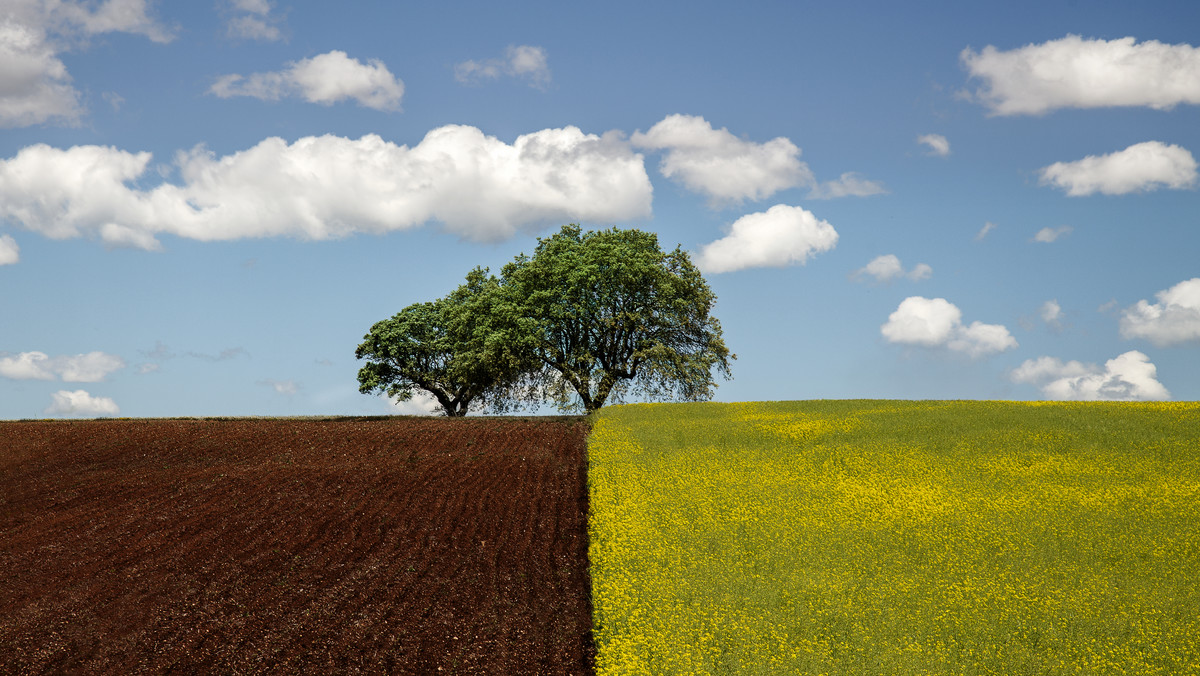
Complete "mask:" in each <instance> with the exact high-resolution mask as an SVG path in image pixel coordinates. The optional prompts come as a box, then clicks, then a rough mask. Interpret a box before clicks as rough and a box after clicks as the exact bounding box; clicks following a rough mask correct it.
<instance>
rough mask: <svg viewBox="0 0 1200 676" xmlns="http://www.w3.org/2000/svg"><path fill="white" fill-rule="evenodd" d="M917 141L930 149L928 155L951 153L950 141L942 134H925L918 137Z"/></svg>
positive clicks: (942, 155) (941, 155)
mask: <svg viewBox="0 0 1200 676" xmlns="http://www.w3.org/2000/svg"><path fill="white" fill-rule="evenodd" d="M917 143H920V144H922V145H924V146H925V147H926V148H927V149H928V150H927V152H926V154H927V155H933V156H935V157H947V156H949V155H950V141H948V140H946V137H945V136H942V135H941V134H924V135H922V136H918V137H917Z"/></svg>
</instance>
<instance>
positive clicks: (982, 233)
mask: <svg viewBox="0 0 1200 676" xmlns="http://www.w3.org/2000/svg"><path fill="white" fill-rule="evenodd" d="M995 229H996V224H995V223H993V222H991V221H988V222H986V223H984V224H983V227H982V228H980V229H979V232H977V233H975V241H976V242H978V241H981V240H982V239H983V238H984V237H987V236H988V233H989V232H991V231H993V230H995Z"/></svg>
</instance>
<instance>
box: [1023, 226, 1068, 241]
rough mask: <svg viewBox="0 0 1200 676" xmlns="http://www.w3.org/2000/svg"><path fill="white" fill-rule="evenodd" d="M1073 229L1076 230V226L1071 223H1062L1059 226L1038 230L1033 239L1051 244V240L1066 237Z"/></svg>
mask: <svg viewBox="0 0 1200 676" xmlns="http://www.w3.org/2000/svg"><path fill="white" fill-rule="evenodd" d="M1072 230H1074V228H1072V227H1071V226H1069V225H1060V226H1058V227H1057V228H1042V229H1041V230H1038V231H1037V234H1036V235H1034V236H1033V241H1035V242H1041V243H1043V244H1049V243H1050V242H1054V241H1056V240H1058V238H1060V237H1066V236H1067V235H1069V234H1071V231H1072Z"/></svg>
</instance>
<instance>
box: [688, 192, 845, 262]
mask: <svg viewBox="0 0 1200 676" xmlns="http://www.w3.org/2000/svg"><path fill="white" fill-rule="evenodd" d="M837 241H838V234H837V231H836V230H834V229H833V226H832V225H830V224H829V223H828V222H826V221H822V220H819V219H818V218H817V217H816V216H814V215H813V214H812V212H810V211H806V210H804V209H802V208H800V207H792V206H787V205H786V204H776V205H775V206H773V207H771V208H770V209H767V210H766V211H765V212H758V213H753V214H747V215H745V216H742V217H741V218H739V219H737V220H736V221H734V222H733V225H732V226H731V227H730V229H729V235H727V236H725V237H723V238H721V239H718V240H717V241H715V242H711V243H709V244H706V245H705V246H704V248H703V249H701V250H700V255H699V256H698V257H697V259H696V265H697V267H699V268H700V269H701V270H703V271H704V272H712V273H717V272H732V271H734V270H743V269H746V268H758V267H783V266H785V265H792V264H797V263H798V264H800V265H804V264H805V263H806V262H808V259H809V258H810V257H812V256H814V255H816V254H818V253H821V252H823V251H829V250H830V249H832V248H833V247H835V246H836V245H837Z"/></svg>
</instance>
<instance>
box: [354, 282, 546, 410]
mask: <svg viewBox="0 0 1200 676" xmlns="http://www.w3.org/2000/svg"><path fill="white" fill-rule="evenodd" d="M499 292H500V287H499V281H498V280H497V279H496V278H495V277H494V276H492V275H489V274H488V273H487V270H486V269H480V268H475V269H474V270H472V271H471V272H470V273H468V274H467V280H466V282H465V283H464V284H463V285H462V286H460V287H458V288H457V289H456V290H454V291H453V292H452V293H451V294H450V295H449V296H447V297H445V298H439V299H438V300H436V301H433V302H427V303H415V304H413V305H409V306H408V307H406V308H404V309H403V310H401V311H400V312H398V313H397V314H396V315H395V316H393V317H391V318H390V319H385V320H383V321H380V322H377V323H376V324H375V325H374V326H372V327H371V330H370V332H369V333H367V335H365V336H363V342H362V344H360V345H359V346H358V349H357V350H355V352H354V356H355V357H357V358H359V359H367V360H368V361H367V363H366V365H364V366H363V367H362V368H361V369H359V371H358V382H359V391H360V392H363V393H364V394H369V393H372V392H384V393H386V394H387V395H388V396H390V397H393V398H395V399H396V400H397V401H407V400H409V399H411V398H412V397H413V395H414V394H416V393H417V391H418V390H424V391H426V392H428V393H429V394H431V395H432V396H433V397H434V398H435V399H437V402H438V404H440V405H441V407H442V409H443V411H444V412H445V414H446V415H448V416H462V415H466V413H467V411H468V410H471V409H472V408H474V409H480V408H483V407H484V406H490V407H492V408H493V409H494V410H505V409H506V408H508V407H509V406H510V405H511V404H512V403H513V402H515V401H516V399H515V398H514V396H513V388H514V387H515V382H516V381H517V380H518V379H519V378H520V376H521V374H522V372H523V371H527V370H528V368H526V367H523V366H522V365H521V364H520V362H519V361H518V359H517V357H516V356H515V355H514V353H513V352H512V351H511V350H509V349H508V348H507V346H506V345H505V343H504V341H503V335H502V333H501V332H500V331H498V330H497V326H496V321H497V319H498V318H499V316H500V315H499V314H498V313H497V312H496V304H497V302H498V301H499V299H500V296H499Z"/></svg>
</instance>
